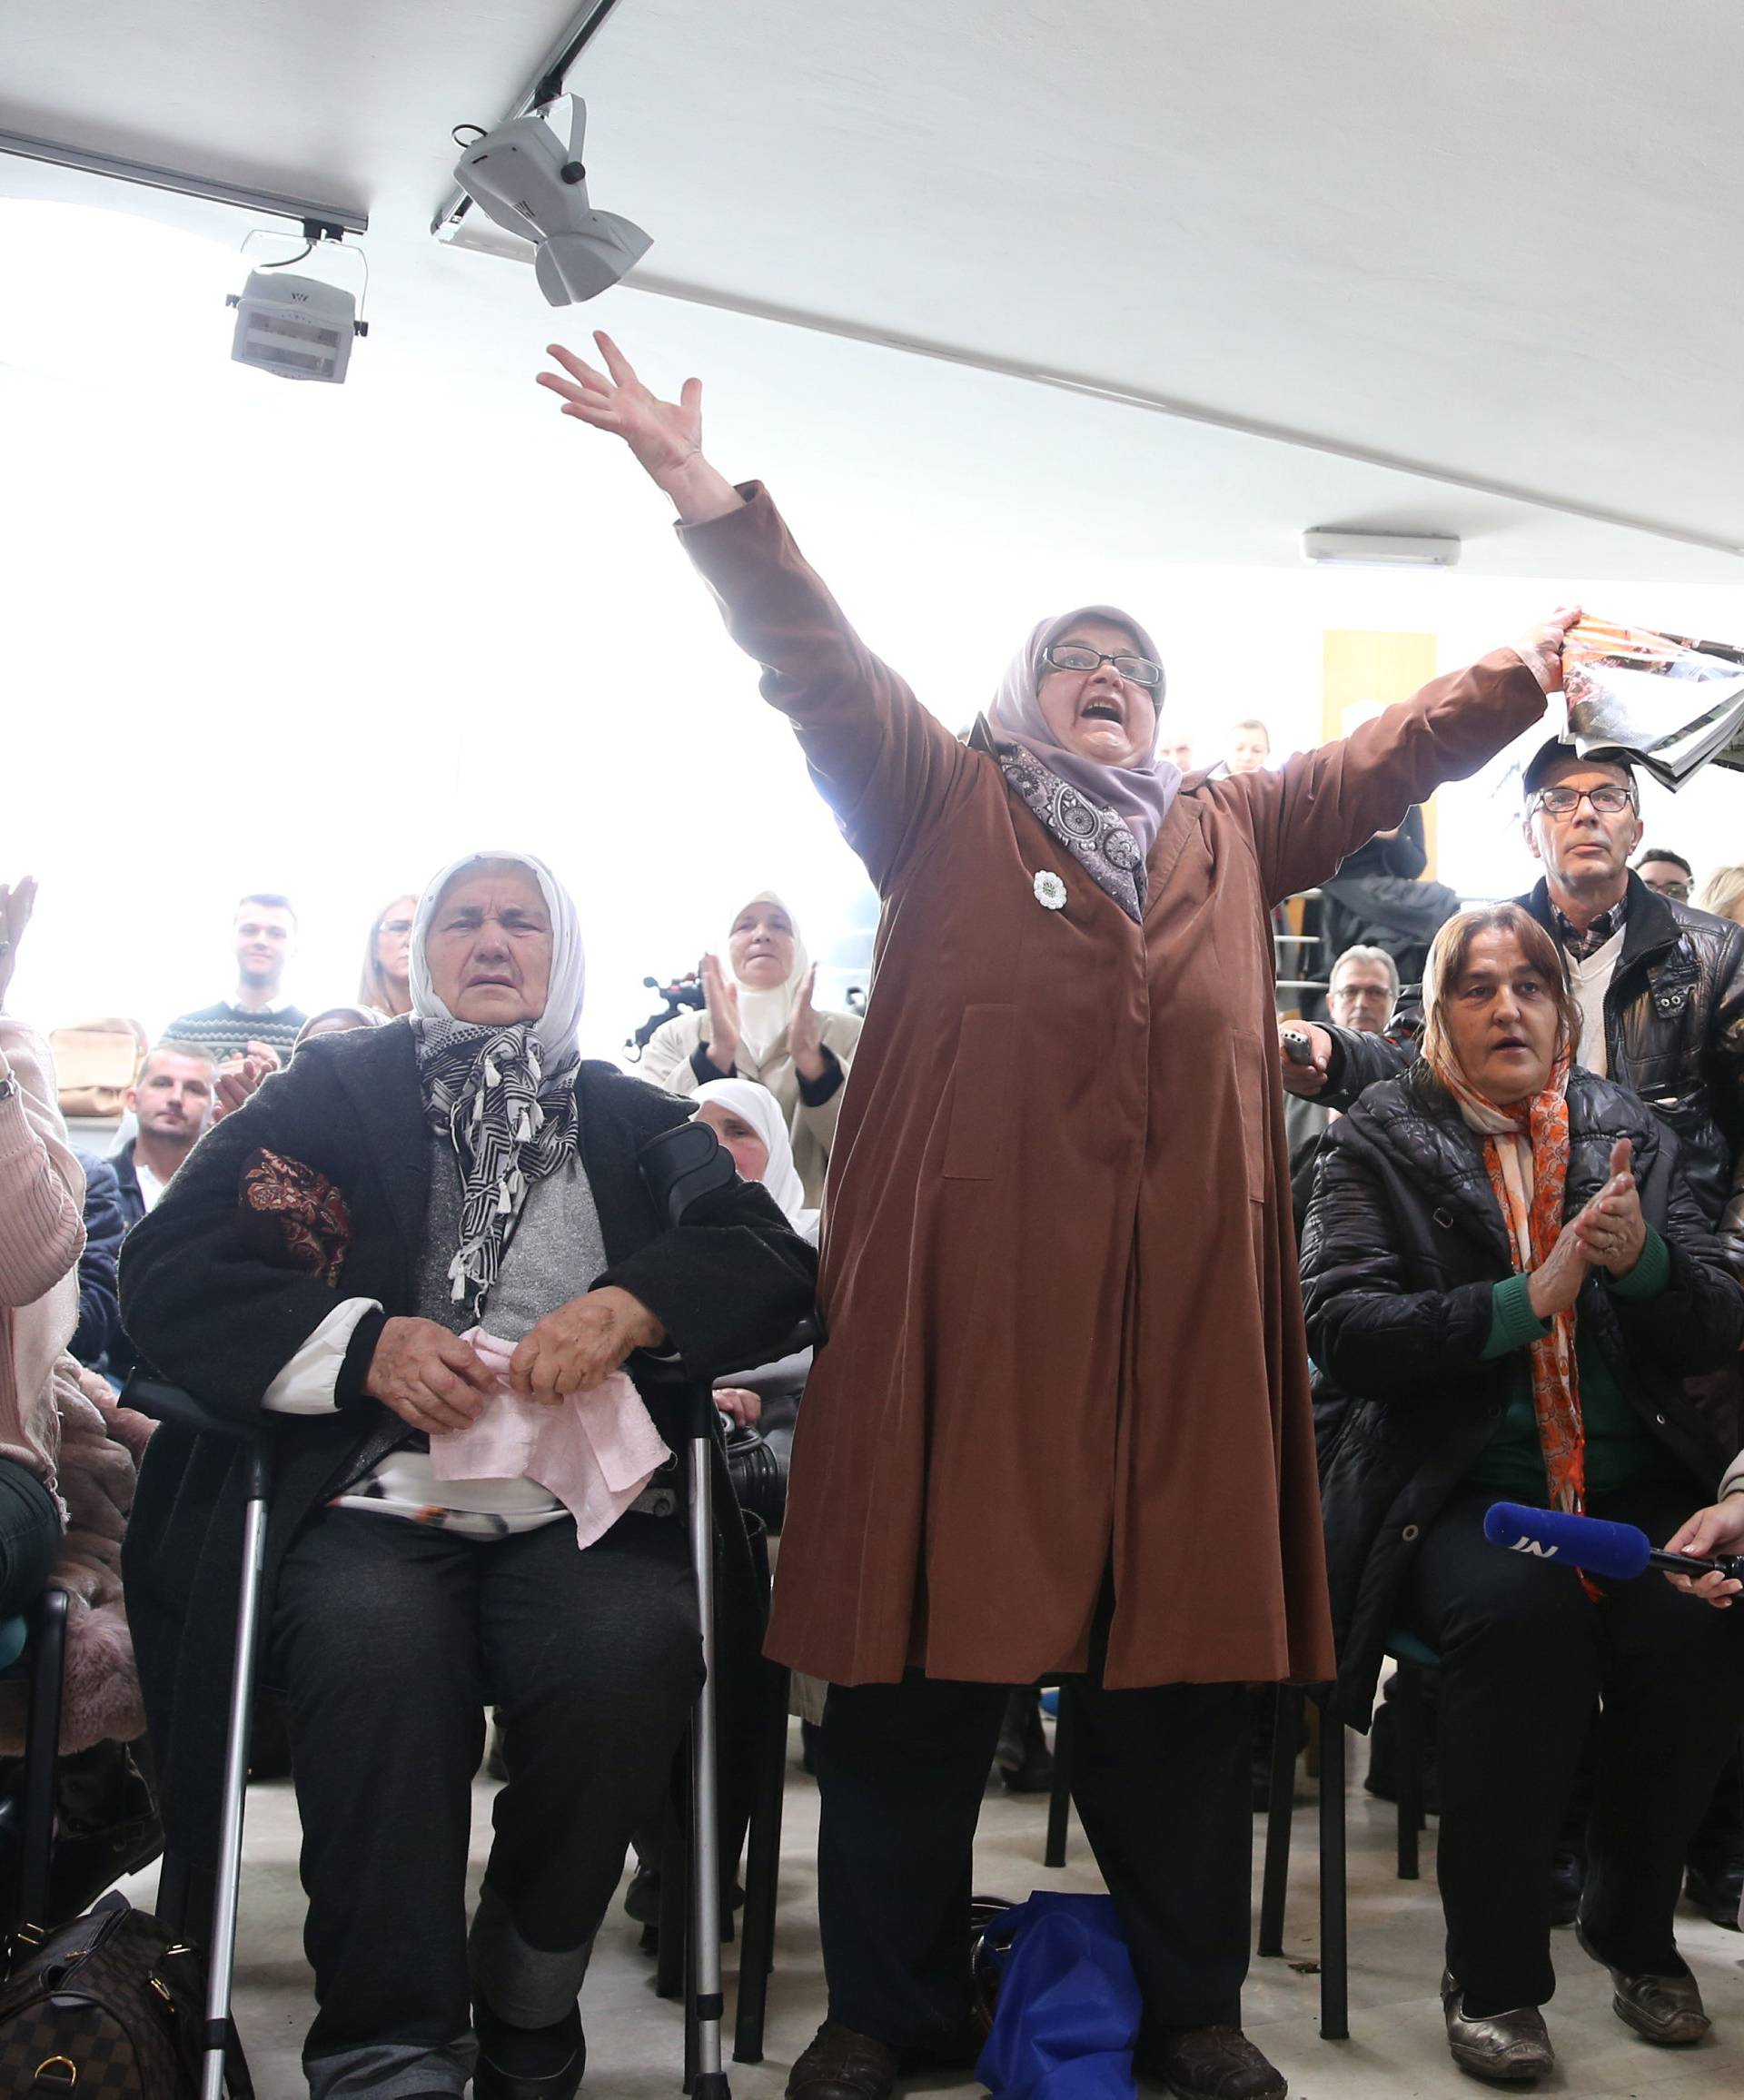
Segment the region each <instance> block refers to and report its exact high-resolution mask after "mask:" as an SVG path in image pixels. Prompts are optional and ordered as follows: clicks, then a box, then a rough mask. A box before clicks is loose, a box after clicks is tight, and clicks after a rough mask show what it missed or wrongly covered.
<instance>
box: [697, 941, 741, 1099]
mask: <svg viewBox="0 0 1744 2100" xmlns="http://www.w3.org/2000/svg"><path fill="white" fill-rule="evenodd" d="M702 996H703V999H704V1001H705V1003H706V1006H707V1011H708V1036H707V1042H708V1062H709V1064H711V1065H713V1066H714V1068H715V1070H716V1071H717V1072H718V1073H719V1074H720V1075H721V1077H722V1078H723V1079H730V1078H731V1077H732V1075H733V1074H734V1072H735V1071H737V1069H738V986H737V985H736V984H734V982H733V980H732V979H731V978H730V977H729V976H728V975H727V973H726V971H725V970H723V969H722V968H721V966H720V957H719V956H704V957H703V958H702Z"/></svg>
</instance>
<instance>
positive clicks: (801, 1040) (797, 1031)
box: [788, 963, 824, 1082]
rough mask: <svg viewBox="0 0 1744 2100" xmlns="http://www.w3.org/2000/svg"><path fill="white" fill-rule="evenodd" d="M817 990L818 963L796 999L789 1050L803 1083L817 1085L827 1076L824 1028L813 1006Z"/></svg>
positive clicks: (808, 973)
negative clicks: (812, 998)
mask: <svg viewBox="0 0 1744 2100" xmlns="http://www.w3.org/2000/svg"><path fill="white" fill-rule="evenodd" d="M816 989H817V964H816V963H814V964H813V965H812V966H811V967H810V969H808V971H807V972H806V975H805V980H804V982H803V983H802V984H801V985H800V986H799V989H798V993H797V994H796V995H795V996H794V1002H793V1011H792V1013H790V1014H789V1015H788V1052H789V1054H790V1055H791V1056H792V1058H793V1062H794V1066H795V1068H796V1070H797V1071H798V1074H799V1076H800V1077H801V1078H802V1079H809V1080H812V1081H814V1082H815V1081H817V1080H819V1079H821V1078H822V1077H823V1075H824V1031H823V1024H822V1023H821V1022H820V1021H819V1020H818V1018H817V1009H816V1008H815V1007H814V1006H813V1005H812V1003H811V996H812V993H813V992H814V991H815V990H816Z"/></svg>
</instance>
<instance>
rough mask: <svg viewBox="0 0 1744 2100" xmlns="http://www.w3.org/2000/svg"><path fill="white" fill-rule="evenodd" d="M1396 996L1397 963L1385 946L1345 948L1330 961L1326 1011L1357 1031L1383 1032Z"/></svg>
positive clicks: (1361, 1033) (1374, 1033)
mask: <svg viewBox="0 0 1744 2100" xmlns="http://www.w3.org/2000/svg"><path fill="white" fill-rule="evenodd" d="M1398 1000H1399V966H1398V964H1397V963H1395V962H1394V961H1393V959H1392V956H1390V955H1389V954H1388V953H1387V951H1386V950H1385V948H1373V947H1363V946H1357V947H1353V948H1346V949H1345V951H1344V953H1343V955H1342V956H1340V957H1339V958H1338V960H1337V961H1336V962H1335V963H1334V964H1333V973H1332V976H1331V978H1330V980H1329V981H1328V984H1327V989H1326V1012H1327V1014H1328V1015H1329V1016H1330V1017H1331V1018H1332V1019H1333V1021H1335V1022H1336V1023H1337V1024H1338V1025H1339V1026H1340V1027H1341V1028H1349V1029H1352V1030H1353V1031H1354V1033H1355V1034H1357V1035H1382V1034H1384V1033H1385V1030H1386V1025H1387V1023H1388V1022H1389V1021H1390V1020H1392V1009H1393V1007H1394V1006H1395V1005H1397V1004H1398Z"/></svg>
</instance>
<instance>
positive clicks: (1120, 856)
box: [994, 744, 1149, 919]
mask: <svg viewBox="0 0 1744 2100" xmlns="http://www.w3.org/2000/svg"><path fill="white" fill-rule="evenodd" d="M994 749H995V751H996V753H997V755H998V759H999V769H1000V771H1001V772H1002V773H1004V775H1005V777H1006V782H1007V783H1008V785H1009V786H1010V787H1011V789H1012V791H1013V792H1014V794H1016V796H1017V797H1019V798H1020V799H1021V800H1022V801H1023V803H1024V804H1025V806H1026V807H1027V808H1029V809H1030V810H1031V811H1033V812H1034V814H1035V815H1036V817H1038V818H1040V820H1041V822H1042V824H1043V826H1044V827H1045V829H1046V831H1047V833H1048V836H1049V837H1053V838H1057V839H1058V840H1059V842H1060V844H1061V845H1062V846H1064V847H1065V849H1066V851H1067V852H1068V853H1069V854H1071V856H1072V857H1073V858H1074V859H1075V860H1076V861H1079V862H1080V863H1082V865H1083V866H1084V867H1086V868H1087V869H1088V870H1089V872H1090V875H1091V877H1092V878H1093V879H1094V881H1095V883H1096V885H1097V887H1099V888H1101V889H1104V890H1106V891H1107V893H1108V895H1109V896H1111V897H1113V898H1114V900H1115V903H1116V904H1117V905H1118V906H1120V908H1121V910H1122V911H1124V912H1125V914H1126V916H1127V917H1128V918H1131V919H1142V918H1143V917H1144V916H1145V896H1146V893H1147V890H1148V887H1149V886H1148V884H1147V882H1146V880H1145V857H1144V855H1143V854H1141V853H1140V851H1139V850H1138V841H1137V839H1136V838H1135V837H1133V833H1132V829H1131V827H1130V826H1129V825H1128V824H1127V822H1126V820H1125V817H1120V816H1118V815H1116V813H1115V811H1114V810H1112V809H1111V808H1110V807H1108V805H1107V804H1106V803H1105V802H1101V801H1098V800H1097V799H1096V798H1095V797H1094V796H1093V795H1092V794H1091V793H1090V792H1089V790H1088V789H1087V788H1085V787H1074V786H1073V785H1072V783H1071V782H1070V781H1069V780H1062V779H1061V778H1060V777H1059V775H1058V774H1057V773H1055V772H1052V771H1050V770H1049V768H1047V767H1045V766H1044V765H1043V763H1042V761H1041V760H1040V759H1039V758H1037V757H1036V754H1035V753H1034V752H1033V751H1030V750H1027V749H1026V748H1025V747H1024V746H1023V745H1022V744H996V745H995V746H994Z"/></svg>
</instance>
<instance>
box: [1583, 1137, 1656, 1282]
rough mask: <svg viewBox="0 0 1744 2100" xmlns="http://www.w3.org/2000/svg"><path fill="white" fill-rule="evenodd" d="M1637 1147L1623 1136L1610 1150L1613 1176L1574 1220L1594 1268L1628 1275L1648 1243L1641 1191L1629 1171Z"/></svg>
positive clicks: (1613, 1273)
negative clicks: (1642, 1212)
mask: <svg viewBox="0 0 1744 2100" xmlns="http://www.w3.org/2000/svg"><path fill="white" fill-rule="evenodd" d="M1633 1155H1634V1147H1633V1146H1632V1145H1631V1144H1630V1141H1629V1140H1628V1138H1626V1137H1620V1138H1619V1139H1618V1140H1617V1142H1616V1144H1614V1145H1613V1146H1612V1147H1611V1151H1610V1180H1609V1181H1608V1182H1607V1183H1606V1184H1605V1185H1604V1187H1603V1188H1601V1189H1600V1192H1599V1194H1597V1195H1596V1196H1594V1197H1593V1198H1592V1200H1591V1202H1590V1203H1589V1204H1587V1206H1586V1207H1585V1209H1584V1210H1582V1212H1581V1214H1580V1216H1579V1217H1578V1218H1576V1219H1575V1220H1574V1231H1575V1232H1576V1233H1577V1234H1578V1235H1579V1236H1580V1240H1581V1251H1582V1253H1584V1254H1585V1255H1586V1257H1587V1259H1588V1261H1589V1262H1590V1263H1591V1264H1592V1265H1593V1267H1594V1268H1595V1269H1603V1270H1605V1271H1606V1272H1607V1273H1609V1274H1610V1275H1612V1276H1627V1275H1628V1273H1630V1270H1631V1269H1632V1268H1633V1267H1634V1266H1635V1264H1636V1263H1637V1262H1639V1261H1640V1258H1641V1254H1642V1252H1643V1250H1644V1249H1645V1248H1646V1245H1647V1220H1646V1219H1645V1218H1644V1217H1642V1215H1641V1192H1640V1189H1638V1188H1637V1187H1636V1185H1635V1176H1634V1175H1633V1174H1631V1173H1630V1159H1631V1158H1632V1157H1633Z"/></svg>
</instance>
